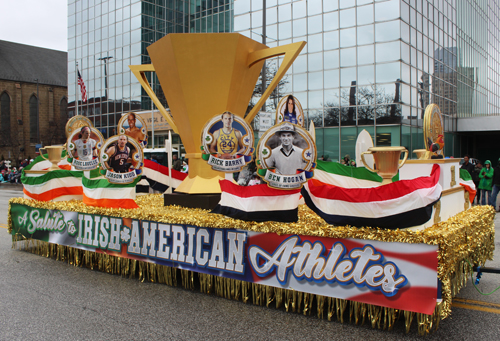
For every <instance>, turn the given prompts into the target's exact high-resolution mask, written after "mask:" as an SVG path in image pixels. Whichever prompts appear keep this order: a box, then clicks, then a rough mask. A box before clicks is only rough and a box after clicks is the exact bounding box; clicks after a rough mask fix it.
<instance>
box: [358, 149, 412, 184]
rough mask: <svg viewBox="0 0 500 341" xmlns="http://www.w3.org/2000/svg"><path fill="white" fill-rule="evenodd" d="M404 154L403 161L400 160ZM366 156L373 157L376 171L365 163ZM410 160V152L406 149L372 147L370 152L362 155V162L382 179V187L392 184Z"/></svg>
mask: <svg viewBox="0 0 500 341" xmlns="http://www.w3.org/2000/svg"><path fill="white" fill-rule="evenodd" d="M402 152H404V153H405V156H404V158H403V160H399V158H400V156H401V153H402ZM365 154H371V155H373V160H374V161H375V169H372V168H371V167H369V166H368V165H367V164H366V162H365ZM407 158H408V150H407V149H406V148H405V147H370V148H368V151H366V152H363V153H361V161H362V162H363V164H364V165H365V167H366V168H367V169H369V170H370V171H372V172H375V173H377V174H378V175H380V176H381V177H382V185H385V184H390V183H392V178H393V177H394V176H395V175H396V174H398V170H399V169H400V168H401V167H403V165H404V164H405V162H406V159H407Z"/></svg>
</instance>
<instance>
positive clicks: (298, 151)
mask: <svg viewBox="0 0 500 341" xmlns="http://www.w3.org/2000/svg"><path fill="white" fill-rule="evenodd" d="M304 45H305V43H304V42H299V43H293V44H289V45H285V46H279V47H275V48H268V47H266V46H265V45H262V44H260V43H258V42H255V41H253V40H251V39H248V38H246V37H244V36H242V35H239V34H169V35H168V36H166V37H164V38H162V39H160V40H159V41H158V42H156V43H153V44H152V45H151V46H150V47H149V48H148V52H149V55H150V57H151V60H152V64H150V65H135V66H131V67H130V68H131V70H132V72H133V73H134V75H135V76H136V77H137V78H138V79H139V81H140V82H141V84H142V86H143V88H144V89H145V91H146V92H147V93H148V95H149V96H150V97H151V98H152V100H153V101H154V103H155V104H156V105H157V107H158V108H159V109H160V111H161V112H162V115H163V116H164V118H165V119H166V120H167V122H169V124H170V126H171V127H172V128H173V129H174V130H175V131H176V132H177V133H179V134H180V136H181V138H182V141H183V143H184V145H185V148H186V151H187V155H186V156H187V157H188V158H189V163H190V164H189V167H190V168H189V175H188V176H187V177H186V178H185V179H183V180H182V179H179V178H177V179H174V180H173V181H174V182H175V185H174V182H169V184H170V186H174V187H176V188H177V189H176V191H175V192H174V193H172V194H164V195H145V196H140V197H135V185H136V183H137V182H138V181H139V179H140V177H141V176H142V175H145V173H146V172H147V161H148V160H143V155H142V150H141V148H142V147H143V146H144V143H143V141H144V135H145V132H146V131H147V130H145V123H144V122H135V123H134V122H129V124H128V127H127V126H126V121H127V120H131V116H130V115H126V116H127V117H126V118H124V119H122V120H121V121H120V124H125V126H123V127H120V129H119V132H120V135H117V136H114V137H111V138H109V139H108V140H106V141H104V139H103V138H102V137H101V136H99V134H97V133H98V131H97V130H95V129H94V128H93V127H92V125H91V124H90V122H88V120H86V118H84V117H79V116H77V117H75V118H72V119H71V120H70V121H69V122H68V125H67V129H66V130H67V136H68V142H67V143H66V151H63V147H59V146H53V147H47V148H46V151H47V153H46V155H47V156H45V153H43V151H42V155H41V156H40V157H39V158H37V160H35V162H34V163H33V164H32V165H30V166H29V167H27V168H26V169H25V170H24V172H23V177H22V182H23V185H24V194H25V197H24V198H14V199H11V201H10V207H9V232H10V233H11V234H12V238H13V246H14V247H15V248H18V249H23V250H27V251H30V252H34V253H37V254H40V255H43V256H46V257H52V258H55V259H57V260H61V261H65V262H68V263H69V264H72V265H75V266H85V267H89V268H92V269H96V270H100V271H104V272H107V273H110V274H117V275H121V276H126V277H130V278H138V279H139V280H141V281H150V282H158V283H165V284H167V285H172V286H182V287H184V288H187V289H191V290H199V291H201V292H203V293H207V294H215V295H217V296H221V297H225V298H228V299H234V300H240V301H242V302H245V303H253V304H257V305H265V306H268V307H271V306H272V307H276V308H281V309H284V310H286V311H287V312H297V313H302V314H304V315H315V316H317V317H318V318H324V319H328V320H339V321H341V322H351V323H356V324H362V323H369V324H371V326H372V327H373V328H380V329H386V330H391V329H392V328H393V327H394V325H395V323H397V321H398V320H399V321H402V322H403V323H405V327H406V331H407V332H408V331H410V329H411V327H412V325H413V326H415V325H416V326H417V328H418V332H419V333H420V334H426V333H429V332H430V331H432V330H433V329H435V328H437V326H438V324H439V321H440V320H441V319H443V318H446V317H448V316H449V315H450V313H451V301H452V297H453V296H455V295H456V294H457V293H458V291H459V290H460V289H461V288H462V287H463V286H464V285H465V283H466V280H467V275H468V274H470V273H471V272H472V268H471V264H472V265H483V264H484V263H485V261H486V260H488V259H491V258H492V256H493V250H494V227H493V219H494V216H495V212H494V210H493V209H492V208H491V207H489V206H475V207H471V205H470V203H471V202H472V199H473V196H474V194H475V189H474V186H473V184H471V183H470V182H467V181H464V180H462V179H461V178H460V176H459V160H458V159H446V158H444V157H443V156H444V151H443V145H442V143H441V142H440V141H441V140H440V138H439V137H440V136H439V135H443V129H442V119H441V114H440V112H439V108H438V107H437V106H435V105H431V106H429V107H428V108H427V109H426V113H425V120H424V121H425V122H424V123H425V127H424V131H425V140H426V141H430V142H429V143H427V144H426V149H425V150H424V151H419V152H418V154H417V155H419V158H418V159H417V160H407V156H408V151H407V150H406V149H405V148H403V147H397V146H395V147H374V146H373V143H372V142H371V140H370V141H367V140H366V135H365V141H364V143H363V144H362V145H363V146H364V147H363V146H361V147H360V157H361V160H362V162H363V163H364V164H365V165H366V168H365V167H360V168H353V167H346V166H343V165H340V164H337V163H331V162H323V161H318V160H317V157H316V147H315V143H314V134H313V132H312V131H311V132H309V131H307V130H305V128H303V125H304V115H303V113H302V111H301V110H302V109H301V107H300V103H298V101H297V100H296V98H294V97H293V96H291V95H290V96H291V97H290V96H287V97H285V99H284V100H283V105H282V104H281V102H280V105H279V107H278V110H277V113H276V122H277V124H276V125H275V126H273V127H271V128H270V129H269V130H268V131H267V132H266V133H265V134H264V135H263V136H262V137H261V138H260V140H259V142H258V144H257V148H256V149H255V150H254V148H253V147H254V145H253V132H252V130H251V127H250V123H251V122H252V120H253V119H254V118H255V116H256V115H257V110H258V108H261V107H262V105H263V103H264V101H265V100H266V99H267V97H268V96H269V95H270V93H271V91H272V90H273V89H274V87H275V86H276V85H277V83H278V82H279V80H280V79H281V78H282V77H283V76H284V74H285V73H286V71H287V69H288V68H289V67H290V66H291V64H292V62H293V61H294V59H295V58H296V57H297V56H298V54H299V53H300V51H301V50H302V48H303V47H304ZM280 55H282V56H283V59H282V62H281V64H280V68H279V70H278V72H277V73H276V76H275V78H274V79H273V80H272V81H271V84H270V86H269V87H268V88H267V90H266V91H265V92H264V94H263V96H262V97H261V99H260V100H259V102H258V103H257V104H256V105H255V106H254V109H253V110H252V111H250V112H249V113H248V114H247V115H245V111H246V108H247V105H248V102H249V100H250V98H251V95H252V91H253V88H254V86H255V83H256V81H257V78H258V76H259V73H260V71H261V68H262V64H263V61H264V60H265V59H267V58H270V57H274V56H280ZM146 72H156V73H157V75H158V78H159V80H160V83H161V85H162V88H163V91H164V93H165V96H166V98H167V99H168V101H169V106H170V113H169V112H167V111H166V110H165V109H164V108H163V106H162V105H161V103H160V102H159V101H158V99H157V98H156V95H155V94H154V92H153V91H152V88H151V86H150V85H149V83H148V82H147V79H146V77H145V73H146ZM134 118H135V117H134ZM122 128H123V131H122ZM123 136H125V137H123ZM441 137H442V136H441ZM90 139H92V140H94V142H91V141H90ZM77 140H80V142H76V141H77ZM125 140H127V141H125ZM75 150H76V152H75ZM402 154H403V155H404V157H403V159H401V156H402ZM252 155H255V157H256V162H255V163H256V165H255V166H256V169H255V173H256V174H257V175H258V176H260V177H261V179H262V183H261V184H258V185H255V186H241V185H238V184H236V183H235V182H234V181H233V180H232V179H233V177H232V173H233V172H238V171H243V170H245V169H247V168H248V167H250V165H251V164H252ZM44 158H47V159H48V160H47V161H46V160H44ZM369 169H371V170H369ZM155 172H156V173H150V174H154V175H150V176H149V177H151V178H153V177H155V176H159V175H158V174H159V173H161V170H158V169H155ZM164 173H165V172H164ZM169 175H171V178H172V177H173V175H174V174H173V171H172V173H170V174H169ZM181 180H182V181H181ZM169 181H170V180H169ZM302 203H305V204H302Z"/></svg>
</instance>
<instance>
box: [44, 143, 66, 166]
mask: <svg viewBox="0 0 500 341" xmlns="http://www.w3.org/2000/svg"><path fill="white" fill-rule="evenodd" d="M63 149H64V147H63V146H48V147H45V148H40V156H41V157H42V158H44V159H45V160H47V161H50V163H52V166H50V168H49V169H48V171H49V172H50V171H53V170H60V168H59V167H58V166H57V164H58V163H59V161H61V160H62V159H63V157H62V151H63ZM43 151H46V152H47V155H48V158H46V157H45V156H44V155H43V154H45V153H44V152H43Z"/></svg>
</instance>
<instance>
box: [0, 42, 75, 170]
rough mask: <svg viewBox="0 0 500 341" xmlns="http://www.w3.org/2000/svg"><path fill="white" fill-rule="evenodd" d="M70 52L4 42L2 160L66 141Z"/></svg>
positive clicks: (0, 60) (0, 53)
mask: <svg viewBox="0 0 500 341" xmlns="http://www.w3.org/2000/svg"><path fill="white" fill-rule="evenodd" d="M67 64H68V63H67V53H66V52H62V51H56V50H49V49H45V48H40V47H35V46H29V45H22V44H17V43H12V42H8V41H2V40H0V160H11V161H12V165H18V164H19V163H20V161H21V160H24V159H30V158H34V157H35V156H36V153H37V151H38V148H39V147H41V146H42V147H45V146H50V145H62V144H64V143H65V133H64V128H65V125H66V121H67V120H68V113H67V106H68V88H67V75H68V72H67Z"/></svg>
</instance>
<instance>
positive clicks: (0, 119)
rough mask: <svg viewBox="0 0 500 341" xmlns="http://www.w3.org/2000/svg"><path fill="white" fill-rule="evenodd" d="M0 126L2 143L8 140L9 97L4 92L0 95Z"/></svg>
mask: <svg viewBox="0 0 500 341" xmlns="http://www.w3.org/2000/svg"><path fill="white" fill-rule="evenodd" d="M0 103H1V104H0V127H1V134H0V135H1V137H2V140H3V141H2V142H3V143H2V144H5V143H6V142H8V141H10V97H9V95H7V93H6V92H4V93H3V94H2V96H0Z"/></svg>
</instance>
